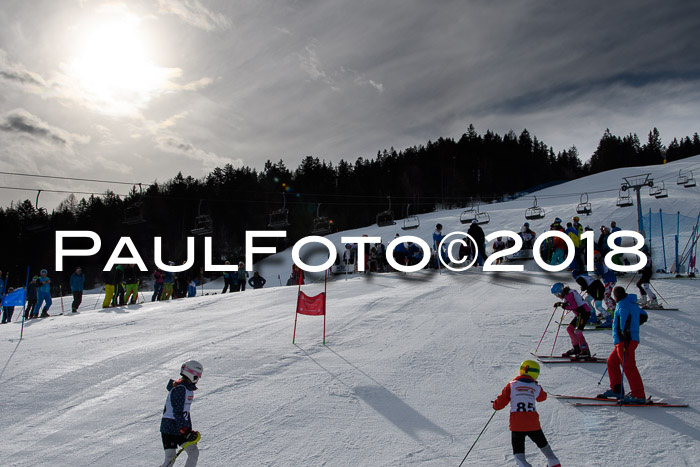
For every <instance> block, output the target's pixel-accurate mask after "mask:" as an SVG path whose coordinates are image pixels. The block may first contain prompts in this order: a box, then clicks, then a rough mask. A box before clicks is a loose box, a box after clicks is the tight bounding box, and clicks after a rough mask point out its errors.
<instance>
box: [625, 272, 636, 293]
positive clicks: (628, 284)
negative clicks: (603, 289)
mask: <svg viewBox="0 0 700 467" xmlns="http://www.w3.org/2000/svg"><path fill="white" fill-rule="evenodd" d="M635 277H637V273H636V272H635V273H634V276H632V279H630V281H629V282H628V283H627V287H629V286H630V284H631V283H632V281H633V280H634V278H635ZM627 287H625V290H627Z"/></svg>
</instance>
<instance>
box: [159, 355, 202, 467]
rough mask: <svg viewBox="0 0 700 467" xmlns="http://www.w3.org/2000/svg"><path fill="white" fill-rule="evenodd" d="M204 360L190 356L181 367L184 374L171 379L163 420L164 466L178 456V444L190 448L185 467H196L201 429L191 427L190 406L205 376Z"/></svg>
mask: <svg viewBox="0 0 700 467" xmlns="http://www.w3.org/2000/svg"><path fill="white" fill-rule="evenodd" d="M202 371H203V367H202V364H201V363H199V362H197V361H195V360H188V361H186V362H185V363H183V364H182V367H181V368H180V376H182V378H180V379H178V380H177V381H173V380H172V379H171V380H170V381H169V382H168V386H167V389H168V398H167V399H166V400H165V408H164V409H163V418H162V419H161V421H160V433H161V437H162V439H163V449H165V461H164V462H163V464H162V467H169V466H171V465H172V463H173V460H174V459H175V457H177V447H178V446H182V447H183V449H184V450H185V452H187V462H186V463H185V467H195V466H196V465H197V459H198V458H199V449H197V442H198V441H199V439H200V435H199V433H198V432H196V431H193V430H192V420H191V419H190V406H191V405H192V399H194V391H196V390H197V386H195V383H198V382H199V378H201V377H202Z"/></svg>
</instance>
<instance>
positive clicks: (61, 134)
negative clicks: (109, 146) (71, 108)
mask: <svg viewBox="0 0 700 467" xmlns="http://www.w3.org/2000/svg"><path fill="white" fill-rule="evenodd" d="M0 131H1V132H5V133H15V134H23V135H26V136H29V137H31V138H33V139H35V140H38V141H42V142H46V143H50V144H54V145H61V146H72V145H73V143H74V142H80V143H86V142H88V141H89V138H87V137H84V136H80V135H74V134H71V133H69V132H67V131H65V130H63V129H60V128H57V127H55V126H52V125H49V124H48V123H46V122H44V121H42V120H41V119H39V117H37V116H36V115H32V114H31V113H29V112H27V111H26V110H24V109H15V110H12V111H10V112H8V113H6V114H5V115H3V116H2V117H0Z"/></svg>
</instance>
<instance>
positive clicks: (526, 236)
mask: <svg viewBox="0 0 700 467" xmlns="http://www.w3.org/2000/svg"><path fill="white" fill-rule="evenodd" d="M536 236H537V235H536V234H535V232H533V231H532V230H530V223H529V222H525V223H524V224H523V226H522V227H520V237H521V238H522V239H523V249H525V250H532V244H533V242H534V241H535V237H536Z"/></svg>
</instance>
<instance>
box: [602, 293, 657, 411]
mask: <svg viewBox="0 0 700 467" xmlns="http://www.w3.org/2000/svg"><path fill="white" fill-rule="evenodd" d="M613 298H614V299H615V301H616V302H617V306H616V308H615V320H614V322H613V332H612V335H613V344H614V345H615V348H614V349H613V351H612V353H611V354H610V356H609V357H608V378H609V379H610V389H608V390H607V391H605V392H604V393H603V394H600V395H598V397H601V398H612V397H614V398H617V399H622V402H623V403H625V404H644V403H645V402H646V396H645V394H644V383H643V382H642V377H641V376H640V375H639V370H638V369H637V362H636V360H635V350H636V349H637V346H638V345H639V326H640V325H641V324H644V323H645V322H646V321H647V319H648V318H649V315H648V314H647V312H646V311H644V310H642V309H641V308H640V307H639V305H637V303H636V300H637V296H636V295H634V294H629V295H628V294H627V292H625V289H624V288H623V287H620V286H618V287H615V288H614V289H613ZM623 365H624V368H623V369H622V371H624V372H625V376H626V377H627V382H628V384H629V385H630V390H631V392H630V394H628V395H626V396H624V388H623V386H622V371H620V367H621V366H623Z"/></svg>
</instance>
